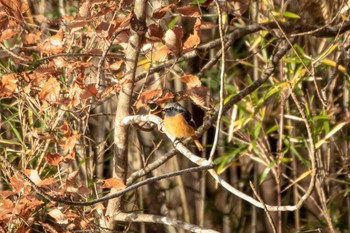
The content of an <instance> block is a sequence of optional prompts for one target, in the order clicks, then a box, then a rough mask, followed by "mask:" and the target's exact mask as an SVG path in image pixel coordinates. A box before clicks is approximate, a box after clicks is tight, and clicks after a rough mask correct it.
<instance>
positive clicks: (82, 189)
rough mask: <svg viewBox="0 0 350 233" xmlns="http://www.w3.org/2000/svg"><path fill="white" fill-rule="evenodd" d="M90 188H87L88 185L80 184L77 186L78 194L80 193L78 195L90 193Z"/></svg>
mask: <svg viewBox="0 0 350 233" xmlns="http://www.w3.org/2000/svg"><path fill="white" fill-rule="evenodd" d="M90 191H91V190H90V189H89V188H88V187H86V186H80V187H79V188H78V191H77V192H78V194H80V195H85V194H89V193H90Z"/></svg>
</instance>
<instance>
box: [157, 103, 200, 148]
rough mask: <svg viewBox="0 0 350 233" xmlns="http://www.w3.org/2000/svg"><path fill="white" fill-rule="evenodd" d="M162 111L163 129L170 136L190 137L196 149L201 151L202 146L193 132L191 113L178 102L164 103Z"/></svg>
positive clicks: (193, 125) (193, 124) (194, 126)
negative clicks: (163, 113) (163, 114)
mask: <svg viewBox="0 0 350 233" xmlns="http://www.w3.org/2000/svg"><path fill="white" fill-rule="evenodd" d="M163 111H164V112H165V116H164V127H165V131H166V132H167V133H168V134H169V135H170V136H173V137H176V138H179V139H183V138H188V137H191V138H192V139H193V142H194V144H195V145H196V147H197V148H198V150H199V151H203V146H202V144H201V143H200V142H199V140H198V138H197V136H196V133H195V128H196V125H195V123H194V121H193V119H192V115H191V113H190V112H189V111H187V110H186V109H185V108H184V107H182V106H181V105H180V104H178V103H168V104H167V105H165V107H164V109H163Z"/></svg>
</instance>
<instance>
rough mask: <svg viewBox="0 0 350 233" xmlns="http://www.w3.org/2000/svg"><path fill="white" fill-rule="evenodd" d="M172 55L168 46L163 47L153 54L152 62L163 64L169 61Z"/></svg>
mask: <svg viewBox="0 0 350 233" xmlns="http://www.w3.org/2000/svg"><path fill="white" fill-rule="evenodd" d="M170 53H171V51H170V50H169V48H168V46H166V45H163V46H162V47H160V48H159V49H158V50H156V51H155V52H153V53H152V60H153V61H155V62H162V61H165V60H167V59H168V55H169V54H170Z"/></svg>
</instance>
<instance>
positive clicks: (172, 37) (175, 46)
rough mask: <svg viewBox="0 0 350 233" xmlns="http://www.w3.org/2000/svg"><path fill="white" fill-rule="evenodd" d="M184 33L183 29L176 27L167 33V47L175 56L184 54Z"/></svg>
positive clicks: (165, 38)
mask: <svg viewBox="0 0 350 233" xmlns="http://www.w3.org/2000/svg"><path fill="white" fill-rule="evenodd" d="M183 36H184V31H183V29H182V27H179V26H176V25H175V26H174V27H172V28H171V29H169V30H168V31H167V32H166V33H165V37H164V41H165V45H166V46H168V48H169V49H170V50H171V51H172V52H173V53H174V54H175V55H179V54H181V52H182V38H183Z"/></svg>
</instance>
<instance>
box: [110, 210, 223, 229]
mask: <svg viewBox="0 0 350 233" xmlns="http://www.w3.org/2000/svg"><path fill="white" fill-rule="evenodd" d="M114 220H115V221H124V222H142V223H145V222H149V223H159V224H165V225H168V226H173V227H176V228H180V229H183V230H187V231H191V232H201V233H218V231H214V230H211V229H205V228H202V227H199V226H197V225H193V224H190V223H186V222H182V221H179V220H176V219H173V218H169V217H163V216H159V215H152V214H137V213H130V214H128V213H118V214H117V215H116V216H115V218H114Z"/></svg>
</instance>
